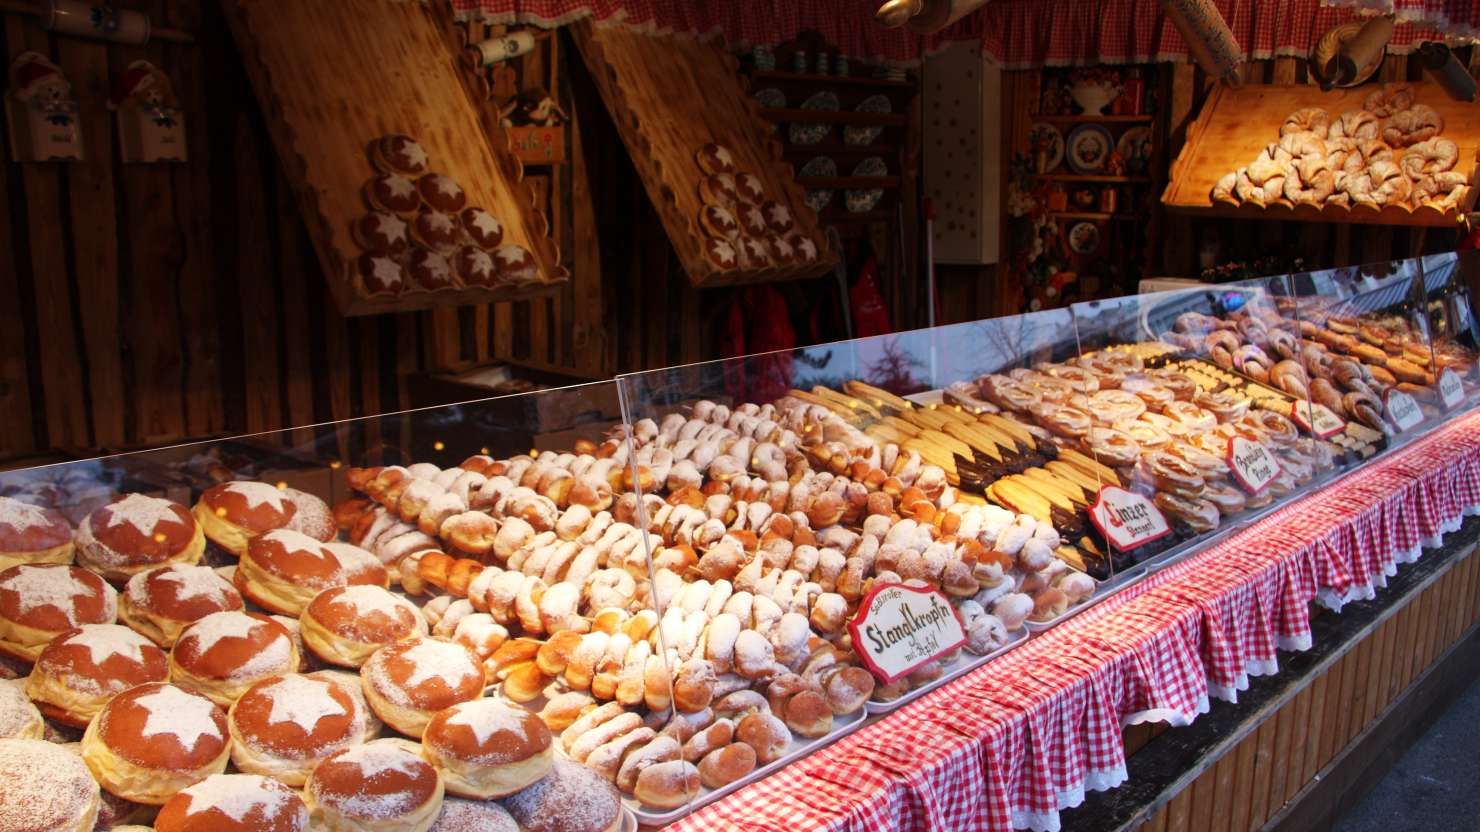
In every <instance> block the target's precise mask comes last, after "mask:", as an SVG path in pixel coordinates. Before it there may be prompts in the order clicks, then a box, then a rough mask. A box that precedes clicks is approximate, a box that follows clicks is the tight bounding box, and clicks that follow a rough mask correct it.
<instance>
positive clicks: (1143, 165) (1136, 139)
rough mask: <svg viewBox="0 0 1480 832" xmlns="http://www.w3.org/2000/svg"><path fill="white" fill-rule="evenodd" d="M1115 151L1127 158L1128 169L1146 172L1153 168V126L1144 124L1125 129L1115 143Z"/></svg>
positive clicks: (1140, 172) (1134, 171)
mask: <svg viewBox="0 0 1480 832" xmlns="http://www.w3.org/2000/svg"><path fill="white" fill-rule="evenodd" d="M1115 152H1116V153H1119V154H1120V158H1122V159H1124V160H1125V168H1126V170H1127V171H1129V172H1130V173H1134V174H1144V173H1145V172H1146V171H1147V170H1150V168H1151V128H1150V127H1146V126H1144V125H1143V126H1141V127H1132V128H1131V129H1129V130H1127V131H1125V133H1124V134H1122V135H1121V137H1120V141H1119V142H1116V144H1115Z"/></svg>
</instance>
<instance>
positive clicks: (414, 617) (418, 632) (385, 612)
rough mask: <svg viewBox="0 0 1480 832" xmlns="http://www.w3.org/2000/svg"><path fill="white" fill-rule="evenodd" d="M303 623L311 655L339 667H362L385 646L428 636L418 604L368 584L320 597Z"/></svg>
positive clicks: (305, 641) (344, 587) (320, 595)
mask: <svg viewBox="0 0 1480 832" xmlns="http://www.w3.org/2000/svg"><path fill="white" fill-rule="evenodd" d="M299 623H300V625H301V627H302V632H303V643H304V645H305V646H306V647H307V648H308V650H309V652H311V653H313V654H314V655H315V656H317V657H319V658H320V659H322V660H324V661H326V662H328V663H329V664H337V665H340V666H341V667H359V666H360V665H363V664H364V663H365V661H366V660H367V659H369V658H370V654H371V653H374V652H375V651H376V650H378V649H380V648H381V647H383V646H385V645H387V644H391V643H393V642H397V641H401V640H403V639H408V638H415V637H416V636H424V635H426V634H427V620H426V617H425V616H423V615H422V614H421V610H419V609H417V608H416V605H415V604H412V603H411V602H410V601H407V600H406V599H404V598H401V597H399V596H396V595H392V594H391V593H390V591H389V590H387V589H385V588H384V587H379V586H371V585H364V584H361V585H355V586H343V587H335V588H333V589H326V590H324V591H323V592H320V593H319V594H318V595H317V596H315V597H314V599H313V601H311V602H309V605H308V607H307V608H306V609H305V610H304V611H303V615H302V616H301V617H300V618H299Z"/></svg>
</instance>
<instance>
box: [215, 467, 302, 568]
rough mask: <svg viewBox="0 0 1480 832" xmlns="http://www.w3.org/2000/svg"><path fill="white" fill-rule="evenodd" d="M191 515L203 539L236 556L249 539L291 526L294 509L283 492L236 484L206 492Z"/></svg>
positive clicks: (261, 484)
mask: <svg viewBox="0 0 1480 832" xmlns="http://www.w3.org/2000/svg"><path fill="white" fill-rule="evenodd" d="M191 512H192V513H193V514H194V515H195V520H196V522H197V523H200V527H201V529H202V530H203V531H204V532H205V536H206V539H208V540H210V541H211V542H212V543H214V544H216V545H217V546H219V547H221V548H222V549H224V550H226V551H227V552H229V553H230V554H232V555H235V556H240V555H241V553H242V552H244V551H246V548H247V542H248V541H250V540H251V539H252V538H254V537H256V536H257V535H259V534H262V533H263V532H270V531H272V530H273V529H281V528H286V527H287V526H288V525H289V524H291V523H292V522H293V515H294V514H296V513H297V512H298V506H297V504H295V503H294V502H293V500H292V497H291V495H289V494H288V493H287V492H286V490H285V489H278V488H275V487H273V486H271V485H268V484H267V483H265V482H247V481H237V482H225V483H221V484H220V485H215V486H212V487H210V488H208V489H206V490H205V491H204V492H203V493H202V494H201V495H200V500H199V501H198V502H196V504H195V507H194V508H192V509H191Z"/></svg>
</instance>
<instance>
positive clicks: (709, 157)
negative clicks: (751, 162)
mask: <svg viewBox="0 0 1480 832" xmlns="http://www.w3.org/2000/svg"><path fill="white" fill-rule="evenodd" d="M699 167H701V168H703V169H704V172H705V173H733V172H734V170H735V157H734V156H733V155H731V153H730V149H729V148H727V147H725V146H724V145H719V144H715V143H714V142H710V143H709V144H706V145H704V146H703V147H701V148H699Z"/></svg>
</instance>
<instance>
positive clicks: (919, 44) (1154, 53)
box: [452, 0, 1480, 69]
mask: <svg viewBox="0 0 1480 832" xmlns="http://www.w3.org/2000/svg"><path fill="white" fill-rule="evenodd" d="M1216 2H1217V5H1218V9H1219V11H1220V12H1222V14H1223V18H1224V20H1225V21H1227V23H1228V25H1229V28H1230V29H1232V30H1233V34H1234V37H1235V38H1237V40H1238V42H1239V45H1240V46H1241V47H1242V49H1243V50H1244V53H1245V55H1247V56H1249V57H1251V58H1268V57H1271V56H1273V55H1304V54H1306V53H1307V52H1309V50H1310V47H1311V46H1312V45H1313V44H1314V43H1315V40H1316V39H1317V38H1318V37H1320V35H1321V33H1323V32H1325V31H1326V30H1327V29H1329V28H1330V27H1332V26H1334V25H1336V24H1337V23H1341V22H1343V21H1346V20H1349V19H1351V18H1352V17H1353V16H1355V15H1356V14H1357V10H1356V9H1354V8H1350V7H1351V6H1369V7H1370V6H1374V5H1375V6H1376V7H1377V8H1378V9H1379V10H1393V11H1395V12H1396V13H1397V14H1398V16H1399V20H1400V22H1402V25H1399V26H1398V27H1397V29H1396V30H1395V31H1394V33H1393V39H1392V42H1391V44H1390V45H1389V48H1390V50H1391V51H1394V52H1399V53H1406V52H1411V51H1412V50H1413V49H1414V48H1416V47H1417V45H1418V44H1419V43H1421V42H1423V41H1425V40H1433V39H1441V40H1442V39H1443V35H1442V34H1441V33H1440V32H1439V31H1435V30H1434V28H1432V27H1435V26H1437V27H1440V28H1442V29H1444V30H1446V31H1451V32H1453V33H1455V34H1457V35H1460V36H1468V35H1472V34H1474V32H1475V30H1476V27H1477V26H1480V0H1326V3H1322V0H1282V2H1272V0H1216ZM452 3H453V7H454V8H455V9H456V10H457V11H458V12H459V13H460V14H463V15H469V16H478V17H483V18H486V19H489V20H491V21H494V22H502V23H508V22H527V23H535V24H540V25H545V26H555V25H560V24H563V23H568V22H571V21H573V20H576V19H579V18H582V17H594V18H595V19H596V20H598V21H601V22H606V23H620V24H624V25H628V26H635V27H640V28H643V29H648V30H652V31H662V32H681V33H689V34H701V35H707V34H712V33H718V34H720V35H723V36H724V38H725V39H726V40H727V41H728V42H729V43H730V44H731V45H733V46H736V47H744V46H749V45H752V44H776V43H782V42H785V41H788V40H791V39H793V38H795V37H796V36H797V34H798V33H800V32H803V31H807V30H813V31H817V32H820V33H821V34H822V36H823V37H824V38H826V39H827V40H828V41H829V42H830V43H832V44H834V45H836V46H837V47H838V48H839V50H840V51H842V52H843V53H844V54H847V55H850V56H854V57H861V58H870V59H876V60H884V61H892V62H911V61H915V60H918V59H919V57H920V55H921V54H922V53H924V52H929V51H933V50H935V49H938V48H940V47H942V46H944V45H945V44H947V43H949V42H951V41H955V40H968V41H976V42H978V43H980V44H981V46H982V48H983V49H984V50H985V51H986V52H987V54H989V55H991V56H993V57H994V58H996V59H997V61H998V62H999V63H1001V64H1002V65H1003V66H1005V67H1006V68H1008V69H1020V68H1029V67H1036V66H1045V65H1047V66H1058V65H1072V64H1094V63H1109V64H1118V63H1141V62H1147V61H1180V60H1184V59H1186V57H1187V46H1186V44H1185V43H1183V41H1182V38H1181V37H1180V36H1179V35H1178V34H1177V32H1176V30H1175V29H1174V28H1173V27H1172V26H1171V25H1170V24H1169V23H1167V21H1166V20H1165V18H1164V17H1163V16H1162V14H1161V9H1160V7H1159V5H1158V4H1157V0H992V2H989V3H987V5H986V6H985V7H984V8H983V9H982V10H980V11H978V12H976V13H974V14H971V15H969V16H967V17H966V18H964V19H963V20H961V21H959V22H958V23H957V24H956V25H955V26H953V27H951V28H950V29H947V30H946V31H945V32H942V33H940V34H937V35H931V36H926V37H920V36H917V35H913V34H911V33H909V32H907V31H905V30H902V29H884V28H882V27H880V26H878V25H876V24H875V23H874V22H873V12H874V10H875V9H877V8H878V5H879V3H878V0H830V2H824V0H814V2H798V0H703V2H695V1H694V0H452ZM1337 5H1342V6H1346V7H1345V8H1337V7H1335V6H1337Z"/></svg>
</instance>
